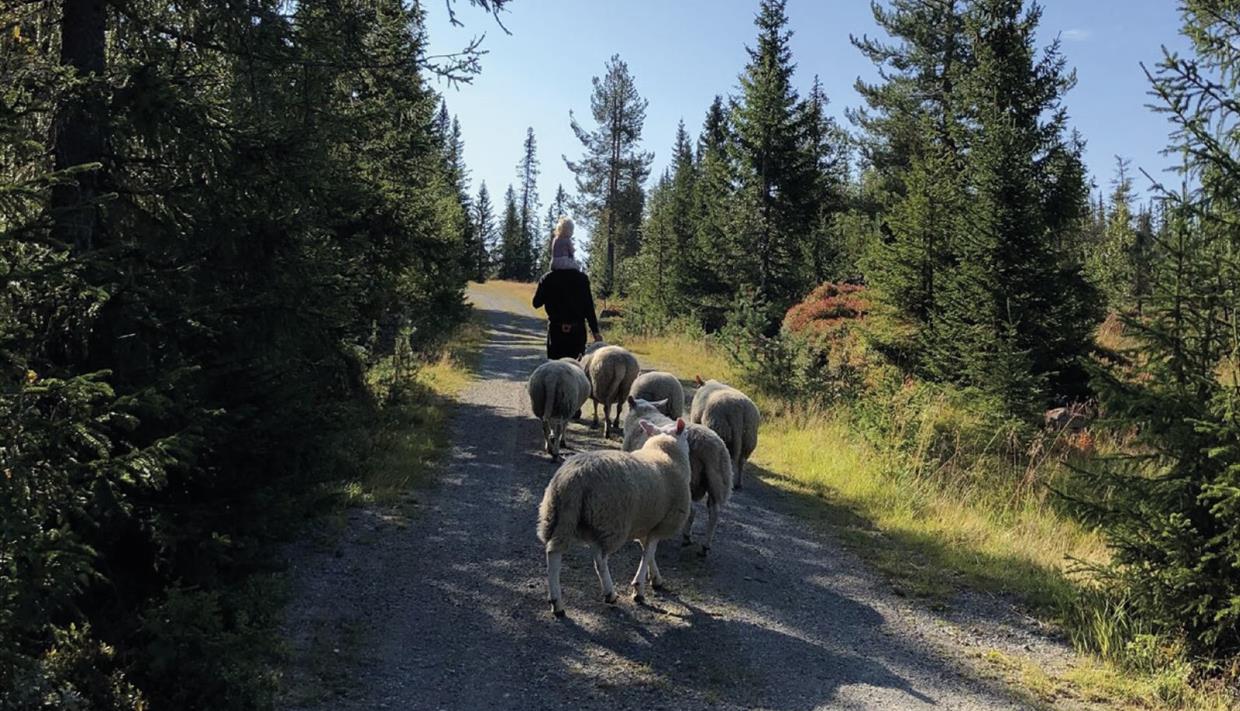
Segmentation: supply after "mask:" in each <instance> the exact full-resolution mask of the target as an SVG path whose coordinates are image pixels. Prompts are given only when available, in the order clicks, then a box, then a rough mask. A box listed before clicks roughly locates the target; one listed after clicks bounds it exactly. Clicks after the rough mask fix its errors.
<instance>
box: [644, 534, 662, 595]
mask: <svg viewBox="0 0 1240 711" xmlns="http://www.w3.org/2000/svg"><path fill="white" fill-rule="evenodd" d="M658 547H659V541H658V539H652V540H651V541H650V542H649V543H648V544H647V545H646V556H647V557H648V558H650V562H649V563H647V564H646V570H648V571H649V572H650V587H652V588H654V589H655V590H662V589H663V573H660V572H659V562H658V559H657V558H655V549H657V548H658Z"/></svg>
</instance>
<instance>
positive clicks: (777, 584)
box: [281, 287, 1058, 710]
mask: <svg viewBox="0 0 1240 711" xmlns="http://www.w3.org/2000/svg"><path fill="white" fill-rule="evenodd" d="M471 299H472V300H473V302H474V304H475V306H476V307H477V308H478V309H480V310H481V311H482V312H483V313H484V314H485V316H486V317H487V319H488V322H489V327H490V340H489V343H488V344H487V346H486V347H485V350H484V352H483V354H482V358H481V362H480V373H479V377H478V380H477V381H476V382H475V383H473V384H472V385H471V386H470V387H469V388H468V389H467V390H466V391H465V392H464V393H463V395H462V397H461V402H460V405H459V408H458V410H457V412H456V414H455V416H454V419H453V422H452V425H451V428H452V430H451V431H452V437H453V439H452V441H453V448H452V453H451V457H450V460H449V461H447V462H446V463H445V465H444V467H443V469H444V471H443V472H442V474H441V475H440V478H439V482H438V483H437V484H436V485H435V486H434V487H433V488H432V489H431V490H429V491H418V492H415V494H414V495H413V497H412V499H411V500H410V501H409V502H408V503H407V505H406V506H405V507H404V513H405V514H406V515H407V516H408V519H407V522H406V521H405V520H403V519H400V518H399V517H395V518H394V517H393V516H392V515H391V512H388V511H384V510H381V509H367V508H362V509H355V510H353V511H351V512H349V513H348V515H347V521H346V524H345V527H344V530H343V531H341V532H336V533H333V534H332V537H331V543H330V544H329V545H327V546H326V547H325V546H324V545H323V544H322V543H321V542H320V543H317V544H316V543H312V542H306V543H303V544H298V545H296V546H293V547H292V548H291V549H290V551H289V565H290V570H291V575H290V577H291V579H292V590H291V596H292V600H291V603H290V605H289V608H288V613H287V622H286V635H287V638H288V645H289V649H290V657H291V659H290V669H289V671H288V673H287V674H286V677H285V684H284V685H285V687H286V691H285V693H284V695H283V697H282V704H281V705H282V706H283V707H284V708H290V709H375V708H392V709H484V710H491V709H506V708H521V709H542V708H561V709H594V708H598V709H604V708H606V709H629V708H639V707H640V708H642V709H706V708H712V709H713V708H727V709H735V708H766V709H819V708H832V709H834V708H839V709H921V708H932V707H933V708H939V709H1000V708H1022V707H1025V702H1023V701H1021V698H1022V697H1021V696H1018V695H1014V694H1013V693H1012V692H1011V691H1010V690H1009V689H1007V688H1006V687H1005V686H1004V685H1003V684H1002V683H1001V682H998V681H995V680H992V679H987V678H984V677H983V675H981V674H979V673H978V672H977V670H976V668H975V667H976V666H977V665H976V663H974V662H970V661H967V660H968V659H969V658H970V655H969V650H970V649H976V648H978V647H982V648H987V647H990V646H991V645H992V644H1001V645H1002V644H1006V645H1008V646H1012V647H1020V648H1024V649H1029V648H1031V647H1030V645H1031V644H1033V645H1042V646H1047V645H1049V646H1050V647H1052V648H1053V647H1054V643H1051V642H1047V641H1046V640H1042V639H1034V638H1031V637H1030V635H1029V633H1028V632H1027V631H1026V630H1022V629H1017V628H1016V627H1012V626H1010V625H1007V623H1005V622H1002V621H997V620H998V618H1000V617H1002V616H1003V615H1004V614H1006V612H1004V613H994V614H992V613H990V612H987V613H986V618H987V619H986V620H980V621H979V620H971V619H968V615H967V614H966V615H963V616H962V613H961V612H960V611H959V610H957V611H956V612H954V613H952V614H951V615H942V614H938V613H932V612H930V611H928V610H926V609H924V608H923V607H922V606H920V605H918V604H917V603H914V602H910V601H908V600H906V599H904V598H902V597H900V596H898V595H897V594H895V593H894V592H893V591H892V588H891V586H890V585H889V584H886V583H884V582H883V580H882V579H881V578H880V577H879V576H877V575H875V574H874V573H871V572H869V571H867V570H866V569H865V566H864V564H863V563H862V562H860V561H859V560H858V559H857V558H856V557H855V556H853V555H851V554H850V553H848V552H847V551H845V550H844V549H843V548H842V547H841V546H840V545H839V544H838V543H837V542H836V541H835V540H833V539H832V538H831V536H830V535H829V534H827V533H824V532H822V531H821V530H819V529H817V528H816V527H814V526H812V525H809V524H807V523H806V522H805V521H804V520H803V519H802V518H800V517H798V516H795V515H793V514H792V513H791V512H790V507H789V506H788V504H789V501H788V500H787V496H788V495H786V494H783V493H781V492H779V491H778V490H776V489H774V488H772V487H770V486H767V485H765V484H764V483H762V481H761V480H760V479H758V478H757V477H754V476H750V477H749V478H747V481H746V483H747V486H746V488H745V489H744V490H743V491H741V492H737V494H736V495H735V496H734V497H733V499H732V501H731V502H730V503H729V505H728V506H727V507H725V508H724V510H723V516H722V519H721V523H720V526H719V532H718V534H717V536H716V541H715V546H714V548H713V549H712V550H711V555H710V557H709V558H707V559H701V558H699V557H698V555H697V554H696V547H695V548H693V549H683V550H682V549H681V547H680V546H679V543H678V542H676V541H668V542H666V543H665V544H664V545H662V546H660V547H659V567H660V568H661V569H662V571H663V572H664V575H665V577H666V579H667V581H668V587H669V589H668V590H667V591H664V592H661V593H655V594H654V595H653V597H652V598H651V601H650V605H649V606H637V605H635V604H634V603H633V601H632V597H631V595H629V594H623V595H622V597H621V600H620V604H618V605H615V606H609V605H605V604H603V603H602V599H601V598H602V596H601V593H600V592H599V589H598V581H597V579H596V577H595V575H594V571H593V569H592V567H591V563H590V557H589V554H588V551H587V550H586V549H584V548H583V549H581V550H580V551H577V552H575V553H574V554H570V555H566V556H565V567H564V574H563V578H562V581H563V586H564V595H565V605H566V607H567V610H568V617H567V619H564V620H556V619H554V618H553V617H552V615H551V610H550V607H549V605H548V603H547V591H546V579H545V577H544V575H545V565H544V558H543V551H542V547H541V545H540V544H539V542H538V540H537V538H536V536H535V533H534V522H535V515H536V511H537V507H538V502H539V500H540V498H541V496H542V492H543V488H544V487H545V486H546V483H547V481H548V480H549V479H550V477H551V475H552V474H553V473H554V471H555V465H554V464H553V463H551V462H550V461H549V460H548V459H547V457H546V456H545V455H544V454H542V453H541V451H540V444H541V436H540V435H541V430H540V427H539V424H538V422H537V421H536V420H534V419H533V417H532V416H531V415H530V414H529V404H528V399H527V396H526V393H525V379H526V377H527V376H528V374H529V373H530V371H532V370H533V368H534V367H535V366H537V365H538V364H539V363H540V362H541V361H542V357H543V355H542V335H541V334H542V331H543V328H544V325H543V322H542V321H541V320H539V319H536V318H534V317H532V316H530V315H529V311H528V310H527V309H526V308H524V306H523V305H522V304H519V303H516V302H514V301H513V297H511V296H506V295H505V294H504V293H502V292H501V291H499V290H496V289H492V288H486V287H483V288H481V289H475V290H474V291H473V292H471ZM587 409H588V406H587ZM568 444H569V446H570V447H575V448H578V449H594V448H599V447H607V446H610V447H615V446H616V444H615V443H605V442H603V441H602V440H601V439H600V438H599V436H598V435H597V434H595V433H592V432H590V431H589V430H588V429H586V428H585V427H583V426H582V425H581V424H574V425H573V426H572V428H571V429H570V431H569V434H568ZM758 446H759V447H761V446H762V445H761V442H760V441H759V444H758ZM705 518H706V517H705V516H704V515H700V516H698V522H699V525H703V524H704V523H705ZM637 562H638V547H637V545H636V544H630V545H629V546H627V547H626V548H625V549H623V550H622V551H621V552H620V553H618V554H617V555H615V556H613V557H612V574H613V576H614V577H615V579H616V581H617V583H618V584H619V583H622V582H627V581H628V580H629V579H631V578H632V575H633V572H634V571H635V570H636V567H637ZM622 592H624V593H627V592H629V591H628V588H627V586H624V587H622ZM1005 609H1006V608H1005ZM978 637H981V639H977V638H978ZM996 640H997V641H996ZM1051 653H1052V654H1056V653H1058V652H1056V651H1055V650H1054V649H1052V650H1051ZM973 656H974V657H975V656H976V654H974V655H973Z"/></svg>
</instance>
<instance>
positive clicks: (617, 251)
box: [564, 55, 654, 295]
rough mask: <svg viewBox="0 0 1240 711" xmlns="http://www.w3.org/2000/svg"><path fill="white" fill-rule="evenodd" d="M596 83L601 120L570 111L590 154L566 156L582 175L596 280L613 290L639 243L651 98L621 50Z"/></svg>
mask: <svg viewBox="0 0 1240 711" xmlns="http://www.w3.org/2000/svg"><path fill="white" fill-rule="evenodd" d="M593 85H594V90H593V92H592V93H591V95H590V115H591V117H592V118H593V119H594V122H595V124H596V126H595V128H594V129H593V130H590V131H587V130H586V129H585V128H583V127H582V126H581V125H580V124H579V123H578V122H577V119H576V117H575V116H573V114H572V112H569V116H570V118H571V122H572V128H573V133H574V134H575V135H576V136H577V140H579V141H581V145H582V148H583V150H584V155H583V156H582V157H581V159H580V160H577V161H571V160H569V159H568V158H567V157H565V158H564V162H565V163H566V164H567V165H568V168H569V170H571V171H572V172H573V173H574V174H575V175H576V176H577V199H578V205H577V213H578V215H579V216H580V217H582V218H583V219H584V220H585V221H587V222H588V224H589V226H590V231H591V245H590V255H591V256H590V271H591V275H590V276H591V280H592V282H593V285H594V288H595V289H596V290H597V291H598V292H599V293H600V294H603V295H609V294H611V293H612V291H613V290H614V289H615V288H616V265H617V263H618V262H619V261H620V260H622V259H624V258H626V257H628V256H630V255H632V254H634V253H635V252H636V249H637V234H638V229H639V223H640V221H641V214H642V206H643V201H644V197H645V195H644V191H643V188H642V186H643V184H644V183H645V181H646V178H647V177H648V176H649V174H650V162H651V161H652V160H653V158H654V156H653V155H652V154H650V153H646V152H643V151H641V150H640V148H639V146H640V143H641V136H642V127H643V125H644V124H645V121H646V100H645V99H643V98H641V95H640V94H638V93H637V86H636V84H635V83H634V80H633V76H632V75H631V74H630V73H629V67H628V65H627V64H625V63H624V62H623V61H621V59H620V56H619V55H613V56H612V57H611V59H609V60H607V65H606V73H605V74H604V75H603V76H602V77H601V78H600V77H594V79H593Z"/></svg>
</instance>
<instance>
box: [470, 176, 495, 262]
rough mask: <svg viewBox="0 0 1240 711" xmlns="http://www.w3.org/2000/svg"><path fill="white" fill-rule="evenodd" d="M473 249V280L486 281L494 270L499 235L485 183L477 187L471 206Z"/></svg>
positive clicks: (493, 209) (489, 194)
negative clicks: (476, 194) (476, 193)
mask: <svg viewBox="0 0 1240 711" xmlns="http://www.w3.org/2000/svg"><path fill="white" fill-rule="evenodd" d="M472 221H473V231H474V248H475V250H476V252H475V254H474V258H473V266H472V269H473V277H472V278H473V279H474V280H475V281H486V279H487V277H489V276H490V275H491V274H492V272H493V271H494V269H495V260H496V257H497V254H498V248H499V233H498V232H497V231H496V225H495V208H494V207H493V206H492V205H491V193H490V192H489V191H488V190H487V184H486V181H485V180H484V181H482V184H481V185H479V186H478V199H476V200H474V204H473V216H472Z"/></svg>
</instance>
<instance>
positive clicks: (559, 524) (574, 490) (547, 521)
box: [538, 478, 582, 544]
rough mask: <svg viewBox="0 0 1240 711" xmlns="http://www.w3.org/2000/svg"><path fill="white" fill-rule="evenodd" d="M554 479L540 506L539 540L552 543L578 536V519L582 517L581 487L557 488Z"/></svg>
mask: <svg viewBox="0 0 1240 711" xmlns="http://www.w3.org/2000/svg"><path fill="white" fill-rule="evenodd" d="M558 483H559V482H557V481H556V480H555V479H554V478H553V479H552V480H551V483H550V484H549V485H547V491H546V492H545V493H544V494H543V500H542V503H541V504H540V505H539V506H538V540H540V541H542V542H543V543H548V544H549V543H551V542H552V541H554V540H561V539H565V538H569V537H572V536H574V535H576V531H577V519H578V518H579V517H580V516H581V498H582V491H581V487H580V486H573V485H571V483H570V485H569V486H557V484H558Z"/></svg>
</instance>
